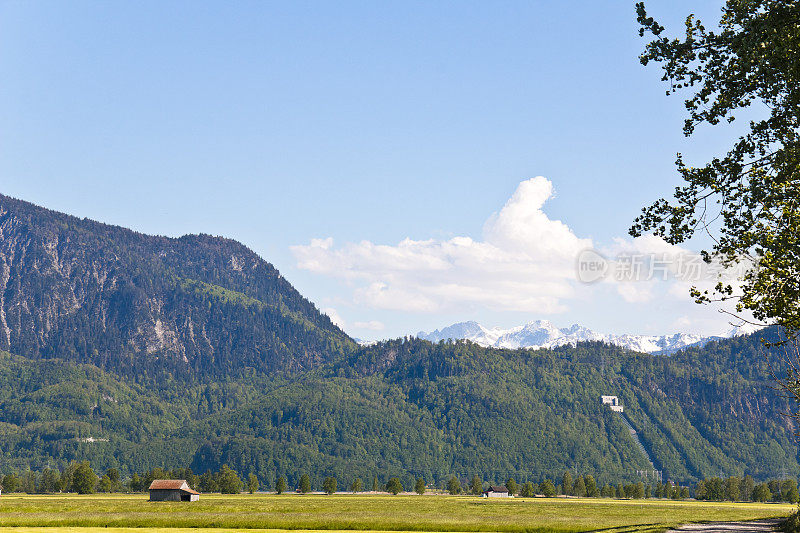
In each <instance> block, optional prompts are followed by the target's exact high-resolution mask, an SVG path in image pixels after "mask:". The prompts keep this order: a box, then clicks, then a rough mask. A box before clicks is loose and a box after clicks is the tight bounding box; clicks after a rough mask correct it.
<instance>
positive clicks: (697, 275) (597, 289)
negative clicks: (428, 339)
mask: <svg viewBox="0 0 800 533" xmlns="http://www.w3.org/2000/svg"><path fill="white" fill-rule="evenodd" d="M553 194H554V191H553V186H552V184H551V183H550V182H549V181H548V180H547V179H545V178H543V177H537V178H533V179H529V180H526V181H523V182H522V183H520V185H519V186H518V187H517V190H516V191H515V192H514V194H513V195H512V196H511V198H510V199H509V200H508V201H507V202H506V203H505V205H504V206H503V207H502V209H500V210H499V211H498V212H497V213H494V214H492V215H491V216H490V217H488V219H487V220H486V222H485V224H484V227H483V234H482V236H481V238H473V237H469V236H457V237H453V238H450V239H427V240H413V239H410V238H407V239H404V240H402V241H400V242H399V243H397V244H394V245H390V244H379V243H373V242H370V241H361V242H358V243H354V242H350V243H344V244H342V245H338V246H337V245H335V243H334V241H333V239H332V238H330V237H328V238H324V239H312V240H311V241H310V242H309V243H308V244H305V245H297V246H292V247H291V250H292V253H293V254H294V256H295V258H296V260H297V265H298V267H299V268H301V269H304V270H307V271H310V272H314V273H317V274H321V275H325V276H329V277H332V278H336V279H339V280H342V283H343V286H344V287H345V288H346V290H347V291H348V292H349V294H350V300H349V301H347V300H345V302H346V303H345V304H343V305H346V304H350V305H355V306H357V307H359V308H362V309H364V308H371V309H384V310H395V311H404V312H407V313H410V314H414V313H421V314H432V313H436V314H441V315H454V316H460V317H463V319H465V320H468V319H472V318H474V317H476V316H478V315H479V314H482V313H484V312H486V311H489V312H508V311H511V312H521V313H525V314H528V315H532V317H535V318H539V317H541V316H543V315H552V314H555V313H561V312H565V311H567V310H569V309H570V304H575V303H576V302H580V307H577V306H576V307H574V308H573V309H572V311H573V312H575V313H602V314H603V317H602V318H601V321H602V320H607V319H608V315H609V314H610V315H613V316H618V317H620V320H624V323H626V324H634V323H638V324H640V323H641V321H642V320H644V319H645V318H644V317H647V320H648V321H650V322H652V323H653V324H652V327H653V328H654V329H656V330H658V331H655V333H663V332H665V331H666V330H668V329H669V328H671V327H676V328H679V329H680V330H683V331H686V330H692V331H695V332H699V331H700V330H705V331H711V332H713V333H718V331H717V330H721V327H722V326H724V325H725V324H726V320H725V317H723V316H720V315H719V313H716V312H712V313H709V312H708V311H709V309H708V308H704V307H702V306H697V305H695V304H693V303H692V302H691V299H690V298H689V295H688V291H689V288H690V287H691V286H698V287H699V288H704V287H707V286H713V284H714V283H716V277H715V276H709V267H708V266H707V265H705V264H702V261H700V262H699V263H700V264H701V265H700V266H699V267H698V257H697V255H696V254H693V253H691V252H690V251H688V250H686V249H684V248H681V247H679V246H674V245H670V244H669V243H666V242H665V241H664V240H662V239H661V238H659V237H655V236H652V235H646V236H642V237H639V238H635V239H631V238H615V239H612V242H611V244H610V245H609V246H607V247H604V248H602V249H600V250H599V251H598V252H599V253H598V252H592V253H591V254H589V256H590V257H594V258H600V259H603V257H605V258H606V259H605V260H606V261H607V266H608V272H607V275H606V277H605V278H604V279H602V281H601V282H598V283H581V282H579V281H578V279H577V270H576V268H577V260H578V258H579V256H580V255H582V254H581V252H585V251H586V250H587V249H592V248H593V243H592V240H591V239H588V238H581V237H579V236H577V235H576V234H575V233H574V232H573V231H572V230H571V229H570V228H569V226H567V225H566V224H565V223H563V222H561V221H558V220H552V219H551V218H550V217H548V216H547V214H546V213H545V212H544V211H543V207H544V205H545V203H546V202H547V200H548V199H550V198H552V197H553ZM632 260H633V262H637V263H638V262H640V263H641V264H640V265H639V267H640V268H641V269H642V270H641V271H640V272H638V273H637V274H636V275H635V276H632V279H626V278H624V277H621V276H619V275H618V274H619V272H620V270H621V269H622V270H624V268H625V266H626V261H628V262H630V261H632ZM695 268H700V271H699V272H694V271H693V269H695ZM687 273H688V275H687ZM595 279H596V278H595ZM598 310H599V311H598ZM325 312H327V313H328V314H329V315H330V316H331V317H332V319H333V320H334V321H335V322H336V323H337V324H340V325H341V326H342V327H344V321H343V320H342V319H341V317H339V316H338V314H337V313H336V312H335V310H332V309H331V310H325ZM334 317H335V318H334ZM648 323H649V322H648ZM715 324H716V325H715ZM352 327H353V329H361V330H374V331H378V330H382V329H383V324H382V323H380V322H377V321H363V322H355V323H353V324H352ZM615 327H616V326H615ZM648 327H650V326H648ZM684 328H685V329H684ZM625 329H628V328H625Z"/></svg>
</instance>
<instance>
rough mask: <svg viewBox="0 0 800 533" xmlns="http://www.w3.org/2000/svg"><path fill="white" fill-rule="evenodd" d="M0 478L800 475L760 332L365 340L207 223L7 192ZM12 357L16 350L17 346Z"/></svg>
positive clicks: (1, 211)
mask: <svg viewBox="0 0 800 533" xmlns="http://www.w3.org/2000/svg"><path fill="white" fill-rule="evenodd" d="M0 282H1V283H2V287H0V288H1V289H2V291H0V347H3V348H4V349H6V350H7V351H8V352H10V353H2V354H1V355H0V472H5V471H8V470H10V469H25V468H28V467H31V468H35V469H39V468H42V467H43V466H46V465H51V466H55V465H60V466H64V465H66V464H67V463H68V462H69V461H72V460H84V459H86V460H89V461H91V462H92V464H93V466H95V467H96V468H100V469H104V468H107V467H110V466H115V467H119V468H120V469H121V470H122V471H123V472H132V471H142V470H146V469H150V468H152V467H155V466H164V467H170V468H174V467H185V466H191V467H192V468H193V469H194V470H195V471H197V472H203V471H205V470H206V469H213V470H217V469H218V468H219V467H220V466H221V465H222V464H225V463H227V464H229V465H230V466H232V467H234V468H236V469H237V470H238V471H240V472H241V473H242V474H247V473H249V472H254V473H256V474H257V475H258V476H259V478H260V479H262V481H264V482H269V481H270V480H272V479H275V478H276V477H277V476H278V475H286V476H287V477H288V478H289V480H290V482H294V481H296V479H297V477H298V476H299V475H300V474H301V473H303V472H307V473H309V474H311V475H312V476H313V477H315V478H317V479H318V478H320V477H322V476H325V475H330V474H333V475H336V476H337V477H338V478H340V479H341V480H342V482H343V483H347V482H348V481H347V480H348V479H350V478H352V477H355V476H359V477H361V478H362V479H365V480H370V479H372V477H373V476H378V477H379V478H380V479H381V480H385V479H386V478H387V477H388V476H392V475H397V476H401V477H402V478H403V480H404V481H405V482H409V481H410V480H411V477H412V476H423V477H424V478H425V479H426V480H429V481H434V482H435V481H440V480H442V479H445V478H447V477H448V476H450V475H451V474H457V475H462V476H471V475H472V474H479V475H481V476H483V477H484V479H487V480H494V481H498V482H500V481H503V480H505V478H506V477H507V476H509V475H513V476H514V477H516V478H517V479H518V480H520V481H525V480H535V481H540V480H541V479H542V478H543V477H545V476H550V477H555V476H558V475H560V474H561V473H563V471H564V470H565V469H571V470H577V471H579V472H584V473H591V474H593V475H594V476H595V477H596V478H598V479H599V480H600V481H601V482H607V481H608V482H614V483H616V482H620V481H628V480H638V478H637V477H636V471H637V470H642V469H646V468H648V466H649V465H648V463H647V461H646V459H645V457H644V456H643V454H642V453H641V451H640V450H639V449H638V448H637V447H636V445H635V444H634V441H633V440H632V439H631V436H630V434H629V432H628V430H627V428H626V427H625V425H624V423H623V421H622V419H621V418H620V416H619V415H618V414H615V413H612V412H611V411H610V410H609V409H608V408H606V407H604V406H603V405H601V403H600V396H601V395H603V394H612V395H617V396H619V397H620V398H621V399H622V401H623V403H624V404H625V414H626V416H628V417H629V419H630V421H631V422H632V423H633V425H634V427H635V428H636V430H637V431H638V433H639V435H640V437H641V440H642V441H643V443H644V446H645V447H646V448H647V450H648V452H649V453H650V455H651V456H652V457H653V458H654V460H655V462H656V465H655V466H656V467H657V468H659V469H661V470H663V471H664V473H665V477H667V478H672V479H674V480H677V481H681V482H686V481H691V480H695V479H698V478H702V477H707V476H712V475H718V474H720V473H722V474H724V475H734V474H736V475H741V474H752V475H753V476H755V477H757V478H762V479H763V478H767V477H775V476H777V475H778V474H779V472H781V471H783V470H785V471H786V472H789V473H792V474H795V475H796V474H798V473H800V468H799V467H798V450H797V445H796V443H795V440H794V432H795V428H794V426H793V424H792V421H791V419H790V418H787V417H785V416H783V414H782V413H785V412H787V411H789V410H790V409H791V408H792V406H791V405H789V404H788V403H787V401H786V399H784V398H781V397H780V395H779V394H778V393H777V392H776V391H775V390H774V388H773V383H772V381H771V375H770V370H771V369H775V370H779V369H780V365H781V364H782V363H781V359H782V352H781V350H780V349H771V350H765V349H763V347H762V344H761V342H760V337H761V334H756V335H752V336H750V337H742V338H735V339H730V340H723V341H719V342H711V343H709V344H707V345H706V346H704V347H703V348H697V349H688V350H685V351H683V352H679V353H677V354H675V355H674V356H656V355H649V354H640V353H636V352H631V351H627V350H624V349H622V348H619V347H613V346H609V345H607V344H603V343H601V342H587V343H579V344H578V345H577V346H575V347H572V346H563V347H558V348H553V349H541V350H525V349H522V350H500V349H494V348H483V347H481V346H478V345H476V344H473V343H469V342H465V341H460V342H455V343H446V342H440V343H437V344H434V343H431V342H428V341H423V340H419V339H401V340H394V341H388V342H383V343H379V344H376V345H373V346H369V347H359V346H357V345H356V344H355V343H353V342H352V341H351V340H350V339H349V338H348V337H347V336H346V335H345V334H344V333H343V332H342V331H341V330H339V329H338V328H336V327H335V326H334V325H333V324H332V323H331V322H330V320H329V319H328V318H327V317H326V316H325V315H322V314H320V313H319V312H318V311H317V309H316V308H315V307H314V306H313V304H311V303H310V302H308V301H307V300H306V299H304V298H303V297H302V296H301V295H300V294H299V293H298V292H297V291H296V290H295V289H294V288H293V287H292V286H291V285H290V284H289V283H288V282H286V281H285V280H284V279H283V278H282V277H281V276H280V275H279V274H278V272H277V271H276V270H275V269H274V268H273V267H272V266H271V265H269V264H268V263H267V262H265V261H264V260H262V259H261V258H259V257H258V256H257V255H256V254H254V253H253V252H251V251H250V250H248V249H247V248H245V247H244V246H242V245H241V244H239V243H236V242H234V241H231V240H227V239H222V238H217V237H209V236H204V235H200V236H186V237H181V238H179V239H171V238H165V237H152V236H146V235H141V234H138V233H135V232H132V231H130V230H126V229H124V228H118V227H113V226H107V225H104V224H100V223H97V222H92V221H88V220H80V219H77V218H75V217H70V216H68V215H62V214H58V213H54V212H51V211H48V210H46V209H42V208H39V207H35V206H32V205H30V204H26V203H24V202H20V201H17V200H12V199H10V198H6V197H2V196H0ZM12 353H13V354H15V355H11V354H12Z"/></svg>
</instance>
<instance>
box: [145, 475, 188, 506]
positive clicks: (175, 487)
mask: <svg viewBox="0 0 800 533" xmlns="http://www.w3.org/2000/svg"><path fill="white" fill-rule="evenodd" d="M199 499H200V493H199V492H197V491H194V490H192V488H191V487H190V486H189V484H188V483H187V482H186V480H185V479H156V480H155V481H153V482H152V483H150V501H151V502H196V501H197V500H199Z"/></svg>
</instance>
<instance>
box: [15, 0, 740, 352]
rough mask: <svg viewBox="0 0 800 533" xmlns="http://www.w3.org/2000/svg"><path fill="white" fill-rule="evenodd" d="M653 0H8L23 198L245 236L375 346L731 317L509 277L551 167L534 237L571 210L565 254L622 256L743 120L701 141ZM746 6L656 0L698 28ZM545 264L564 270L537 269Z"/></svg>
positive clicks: (671, 327)
mask: <svg viewBox="0 0 800 533" xmlns="http://www.w3.org/2000/svg"><path fill="white" fill-rule="evenodd" d="M633 4H634V2H633V1H630V2H621V1H616V0H614V1H608V2H593V1H586V2H577V1H565V2H534V1H527V2H409V1H403V2H366V1H365V2H322V1H320V2H284V3H269V2H236V3H222V2H219V3H208V2H202V3H201V2H170V3H164V2H137V3H122V2H104V3H103V2H70V3H67V2H8V1H2V2H0V79H2V80H3V82H2V83H1V84H0V192H2V193H3V194H6V195H10V196H14V197H18V198H21V199H24V200H28V201H31V202H34V203H36V204H39V205H44V206H46V207H49V208H52V209H56V210H59V211H65V212H68V213H71V214H75V215H78V216H82V217H83V216H85V217H90V218H94V219H98V220H102V221H104V222H108V223H113V224H119V225H122V226H127V227H131V228H134V229H136V230H139V231H142V232H147V233H157V234H164V235H171V236H178V235H182V234H185V233H198V232H205V233H211V234H217V235H224V236H227V237H231V238H234V239H237V240H240V241H242V242H243V243H245V244H246V245H248V246H249V247H251V248H252V249H254V250H255V251H256V252H258V253H259V254H260V255H262V256H263V257H264V258H265V259H267V260H268V261H270V262H272V263H273V264H275V265H276V266H277V267H278V268H279V269H280V270H281V271H282V272H283V274H284V275H285V276H286V277H287V278H288V279H289V280H290V281H291V282H292V283H293V284H294V285H295V286H296V287H297V288H298V289H299V290H300V291H301V292H302V293H303V294H304V295H306V296H307V297H309V298H310V299H311V300H312V301H314V302H315V303H316V304H317V305H318V306H319V307H320V308H323V309H326V310H329V312H330V313H332V314H336V315H338V316H339V317H340V319H341V320H342V322H343V323H344V326H345V329H346V330H347V331H348V332H349V333H351V334H353V335H355V336H358V337H362V338H379V337H387V336H398V335H402V334H405V333H410V332H416V331H418V330H431V329H434V328H437V327H441V326H444V325H447V324H449V323H452V322H455V321H461V320H471V319H476V320H479V321H481V322H484V323H485V324H487V325H490V326H491V325H500V326H510V325H515V324H518V323H522V322H526V321H528V320H533V319H539V318H547V319H550V320H551V321H553V322H554V323H556V324H558V325H568V324H571V323H573V322H581V323H583V324H585V325H587V326H589V327H592V328H594V329H597V330H599V331H605V332H612V333H623V332H629V333H667V332H673V331H678V330H691V331H695V332H702V333H719V332H720V329H725V326H726V323H727V319H726V318H724V317H723V316H721V315H719V313H717V312H716V310H714V309H707V308H706V309H701V308H698V306H695V305H694V304H692V303H691V302H690V301H689V299H688V297H683V296H681V297H678V296H677V294H678V293H679V292H680V291H676V290H675V287H674V286H670V287H667V286H666V285H665V284H654V288H652V289H641V290H638V289H637V290H638V293H648V294H639V295H638V296H636V297H628V296H629V295H628V296H625V297H622V296H621V295H622V293H623V292H624V291H622V290H619V288H618V287H613V286H611V285H609V286H604V287H594V288H592V289H591V290H589V289H586V290H584V289H583V288H582V287H581V286H580V285H576V284H574V283H572V282H565V281H564V280H563V279H561V278H562V276H559V275H557V273H555V271H554V269H563V268H565V267H564V265H565V264H566V263H559V264H549V262H550V259H551V254H550V252H548V251H547V250H545V249H541V246H539V247H538V248H537V251H536V254H539V255H536V254H534V255H533V256H531V255H530V253H529V252H525V253H527V254H528V256H526V257H528V259H526V260H525V261H522V262H520V261H517V260H514V261H513V262H514V269H515V270H514V272H513V273H512V274H509V276H511V278H513V280H512V281H514V283H505V282H506V281H508V280H507V279H506V278H504V277H503V274H502V273H499V274H498V272H499V271H500V270H502V268H499V266H498V264H497V257H496V255H497V254H500V253H502V254H506V253H509V254H510V253H511V252H512V251H513V250H512V248H513V246H512V247H511V248H508V247H506V246H505V245H504V244H501V241H502V242H506V241H507V239H506V240H503V239H505V238H506V237H508V236H509V235H511V233H508V232H509V231H510V232H512V233H513V232H514V231H517V230H515V229H514V227H515V226H514V224H515V223H517V222H519V221H525V220H528V218H526V217H527V216H528V215H527V214H525V213H522V215H520V217H516V218H513V217H512V208H511V207H510V208H509V209H508V210H505V211H503V207H504V205H506V203H507V202H508V201H509V199H510V198H512V195H514V194H515V191H517V192H519V194H522V192H520V191H522V190H523V189H524V188H525V187H524V186H523V187H521V184H523V182H525V183H533V182H526V180H529V179H531V178H534V177H536V176H544V177H545V178H546V180H545V181H541V180H540V181H537V182H535V183H533V184H532V185H531V187H528V189H527V190H529V192H530V191H532V192H530V195H528V196H527V197H525V198H522V201H521V202H520V203H519V205H523V206H524V205H527V206H528V207H529V208H530V209H532V212H531V213H528V214H530V215H531V216H534V215H535V217H539V218H538V219H536V218H535V217H534V218H532V219H530V220H534V222H533V223H534V224H536V222H535V220H539V221H540V222H541V223H542V224H543V226H542V228H544V230H547V231H545V233H544V234H540V233H535V232H534V234H532V236H531V238H532V239H541V238H546V239H549V238H550V237H548V235H550V233H548V231H549V229H553V228H556V226H557V225H554V224H555V222H554V221H561V222H562V223H563V226H564V227H566V228H567V230H566V231H567V232H568V233H569V234H570V235H572V236H574V238H575V241H574V242H573V241H572V240H571V239H572V237H569V236H568V235H567V236H566V237H565V239H566V241H569V243H568V244H567V245H565V246H566V247H565V248H560V249H559V250H557V251H556V252H555V255H558V254H559V253H564V254H565V253H567V252H570V253H571V251H572V250H573V248H574V246H577V245H582V244H585V243H587V242H588V243H589V244H590V245H591V246H592V247H595V248H599V249H601V250H604V251H606V252H609V253H610V252H611V251H613V250H615V249H619V248H620V247H622V248H625V247H626V246H630V245H631V243H628V242H627V241H625V242H622V241H619V240H616V239H619V238H625V237H626V233H627V228H628V226H629V225H630V222H631V220H632V219H633V218H634V217H635V216H636V214H637V213H638V211H639V210H640V208H641V207H642V206H644V205H645V204H647V203H648V202H650V201H652V200H654V199H655V198H657V197H659V196H663V195H665V194H669V193H670V191H671V190H672V188H673V187H674V186H675V185H676V184H677V183H678V181H677V175H676V173H675V171H674V166H673V162H674V160H675V154H676V152H679V151H680V152H683V153H684V154H686V156H687V158H689V159H690V160H693V161H697V162H698V163H701V162H703V161H704V160H705V159H706V158H708V157H709V156H711V155H712V154H716V153H718V152H720V151H721V150H722V149H724V148H725V147H726V146H727V144H728V143H729V142H730V139H731V136H732V135H733V134H734V133H735V129H727V130H726V129H722V130H715V129H708V128H701V129H700V130H699V132H698V134H697V135H696V136H695V137H693V138H692V139H690V140H687V139H685V138H684V137H683V136H682V133H681V126H682V121H683V112H684V110H683V105H682V100H681V99H680V98H679V97H670V98H667V97H666V96H665V94H664V91H665V86H664V85H663V83H662V82H661V81H660V72H659V71H658V70H657V68H656V67H655V66H651V67H648V68H644V67H642V66H641V65H640V64H639V62H638V54H639V53H640V51H641V49H642V47H643V45H644V40H643V39H640V38H639V36H638V34H637V25H636V20H635V12H634V5H633ZM720 5H721V2H719V1H714V2H697V1H695V2H676V1H661V0H659V1H651V2H648V7H649V10H650V11H651V12H652V13H653V14H654V15H656V16H657V18H659V19H660V20H662V21H663V23H665V24H666V25H667V26H668V27H671V28H674V29H675V30H676V31H679V30H680V28H681V24H682V20H683V18H684V17H685V15H686V14H688V13H690V12H694V13H696V14H698V15H699V16H700V17H701V18H703V19H706V20H708V21H709V22H710V21H712V20H714V19H715V18H718V13H719V8H720ZM547 183H549V186H548V185H547ZM537 187H538V188H537ZM543 187H544V188H547V187H551V188H552V197H551V198H550V197H549V196H548V195H547V194H546V195H545V196H541V195H542V194H544V193H543V192H542V191H544V190H545V189H543ZM548 190H549V189H548ZM523 192H524V191H523ZM537 202H538V204H541V205H539V207H537V205H536V204H537ZM539 208H541V209H539ZM503 213H505V215H504V214H503ZM539 213H542V214H543V215H542V216H545V217H546V218H541V216H539ZM493 214H495V217H494V218H492V215H493ZM506 215H507V216H506ZM498 216H499V218H500V220H501V222H503V221H505V222H507V223H508V224H506V225H505V226H503V224H500V223H497V220H498ZM512 218H513V221H512ZM505 222H503V223H504V224H505ZM551 223H552V224H551ZM500 226H503V227H504V228H505V229H502V228H501V227H500ZM509 228H511V229H509ZM548 228H549V229H548ZM544 230H543V231H544ZM520 231H523V233H524V231H525V230H520ZM503 232H505V233H503ZM543 235H544V237H543ZM565 235H566V234H565ZM512 236H513V235H512ZM515 238H516V237H515ZM312 239H318V241H313V242H316V243H317V245H316V247H315V245H314V244H313V243H312ZM404 239H410V241H407V244H406V245H405V246H404V245H401V244H400V243H401V242H403V241H404ZM453 239H456V241H453ZM459 239H471V241H472V244H467V245H464V246H461V244H459V243H462V244H463V242H464V241H462V240H459ZM566 241H565V242H566ZM408 242H411V243H427V244H424V245H422V244H412V245H408ZM453 242H455V243H456V245H457V247H458V246H461V247H460V248H459V250H462V251H463V250H467V251H466V252H465V253H466V254H467V255H465V256H460V255H458V254H456V255H453V254H452V253H451V252H449V251H447V249H446V248H447V247H448V246H450V245H451V244H452V243H453ZM448 243H449V244H448ZM509 246H510V245H509ZM537 246H538V245H537ZM693 246H694V247H695V248H696V247H697V246H699V245H697V244H690V245H688V246H686V248H687V249H692V247H693ZM409 248H412V250H411V252H412V255H413V259H414V260H413V261H411V262H408V263H403V264H404V265H406V266H405V267H404V269H405V270H404V271H403V272H402V273H400V274H398V272H396V271H394V270H393V268H394V267H392V266H388V267H387V265H386V264H385V263H386V261H391V260H392V258H393V257H400V256H402V255H403V254H405V253H406V252H408V251H409ZM640 248H641V247H640ZM376 250H377V251H376ZM458 253H461V252H458ZM375 254H377V255H378V256H380V257H377V256H376V255H375ZM442 254H444V255H442ZM481 254H484V255H481ZM367 255H368V256H369V257H366V256H367ZM484 256H485V257H486V258H487V259H485V261H484V260H483V259H480V260H479V259H477V258H479V257H484ZM539 259H542V261H544V262H545V263H548V265H545V266H546V267H547V268H549V269H550V270H548V271H547V272H546V273H542V274H541V279H542V280H545V281H547V280H550V279H551V278H550V277H548V276H553V277H552V280H556V278H558V279H559V280H560V281H553V282H552V283H550V282H547V283H544V282H542V284H540V286H537V285H536V284H531V283H527V280H526V279H525V278H526V277H527V278H529V279H534V278H537V276H539V275H540V273H539V266H540V265H539V263H538V262H537V261H539ZM404 260H405V259H403V258H400V259H398V261H401V262H402V261H404ZM442 260H444V262H445V264H444V265H443V266H442V268H439V267H437V266H431V265H433V264H434V263H436V262H437V261H442ZM464 261H477V263H475V264H470V266H469V267H468V268H466V267H463V265H462V262H464ZM437 264H438V263H437ZM481 265H483V266H485V267H486V268H487V269H488V270H487V272H489V271H491V273H487V272H482V271H481V268H483V266H481ZM503 265H504V266H503V268H505V265H507V262H504V263H503ZM545 266H542V267H541V268H542V269H545ZM526 268H530V276H527V274H526V273H525V269H526ZM543 272H544V270H543ZM509 279H510V278H509ZM450 280H457V281H458V283H449V281H450ZM484 282H486V283H487V284H488V285H487V286H483V285H482V283H484ZM515 283H516V284H517V285H515ZM559 283H560V284H561V285H559ZM410 285H414V286H413V287H412V286H410ZM489 285H491V287H489ZM522 285H524V286H525V288H520V287H521V286H522ZM545 285H547V286H546V287H545ZM651 285H653V284H651ZM375 287H379V288H380V287H383V288H384V289H391V294H389V293H388V292H384V293H382V295H381V296H376V295H375V291H374V290H373V289H375ZM637 287H638V286H637ZM539 290H541V291H543V294H546V295H547V298H548V299H545V300H546V301H545V300H540V299H538V296H539V295H538V294H535V293H536V292H537V291H539ZM503 291H506V292H505V293H504V292H503ZM525 291H528V293H526V294H521V293H524V292H525ZM648 291H649V292H648ZM681 294H683V293H681ZM522 296H524V298H522V299H523V300H524V301H522V300H520V301H518V302H515V301H514V299H515V298H517V297H522ZM423 300H424V301H425V302H427V303H426V304H425V305H423V304H421V303H420V302H422V301H423ZM498 302H500V303H498ZM417 304H419V305H417Z"/></svg>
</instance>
